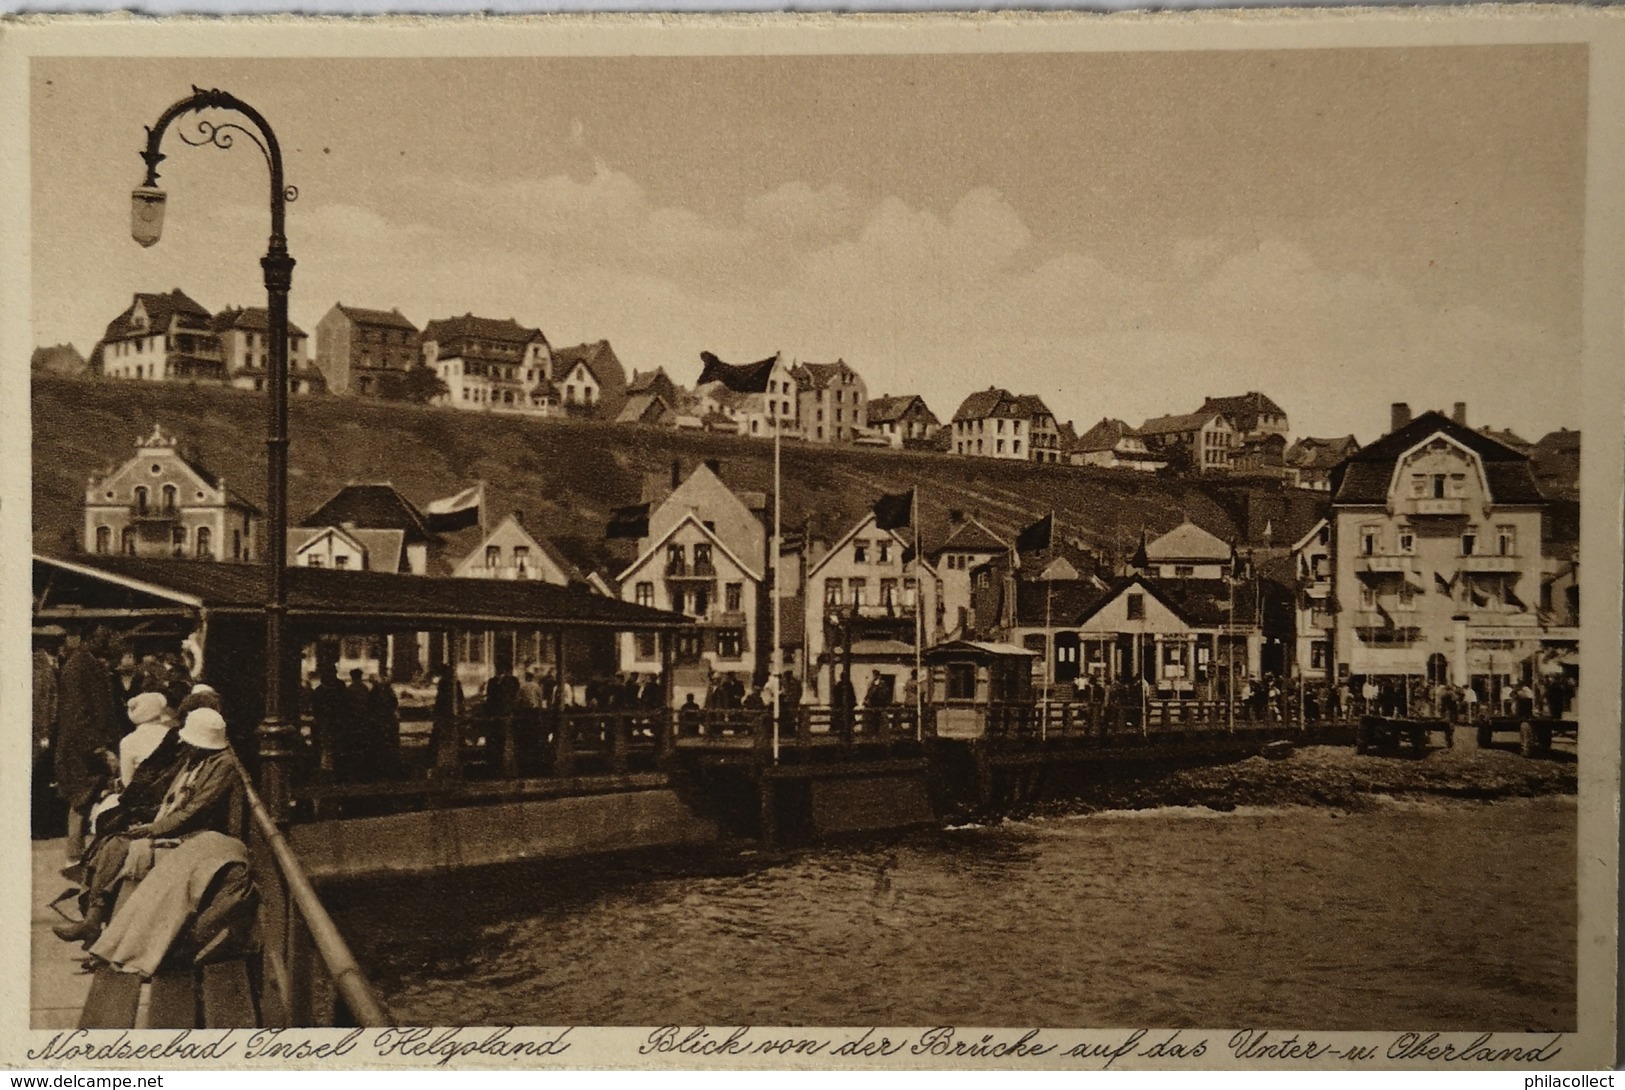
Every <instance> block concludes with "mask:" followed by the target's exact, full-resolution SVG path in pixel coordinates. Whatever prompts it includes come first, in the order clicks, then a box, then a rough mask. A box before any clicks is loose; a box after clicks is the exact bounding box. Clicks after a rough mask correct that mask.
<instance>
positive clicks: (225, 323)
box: [213, 307, 326, 394]
mask: <svg viewBox="0 0 1625 1090" xmlns="http://www.w3.org/2000/svg"><path fill="white" fill-rule="evenodd" d="M213 327H214V331H215V334H216V335H217V336H218V337H219V338H220V351H221V353H222V354H223V355H224V357H225V364H226V378H227V381H228V382H229V383H230V384H231V385H232V386H235V387H236V388H237V389H239V390H263V389H265V378H266V374H267V372H268V371H269V370H270V367H271V344H270V337H269V336H268V334H269V332H270V315H269V314H268V313H267V311H266V309H265V308H264V307H229V308H227V309H226V310H222V311H221V312H220V313H219V314H216V315H215V316H214V321H213ZM324 389H326V380H324V379H323V378H322V373H321V372H320V371H319V370H317V369H316V368H315V367H313V366H312V365H311V362H310V338H309V337H307V336H306V335H305V331H304V330H302V329H300V328H299V327H298V326H296V325H294V324H293V323H292V322H289V323H288V392H289V393H291V394H313V393H318V392H320V391H322V390H324Z"/></svg>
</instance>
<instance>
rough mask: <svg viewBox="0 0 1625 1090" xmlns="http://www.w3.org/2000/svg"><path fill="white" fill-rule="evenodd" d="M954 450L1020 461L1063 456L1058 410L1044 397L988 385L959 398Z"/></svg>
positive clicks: (954, 430)
mask: <svg viewBox="0 0 1625 1090" xmlns="http://www.w3.org/2000/svg"><path fill="white" fill-rule="evenodd" d="M953 453H955V454H963V455H966V456H968V457H973V458H1001V459H1005V460H1009V461H1021V462H1059V461H1061V460H1062V452H1061V449H1060V432H1059V430H1058V429H1057V428H1056V424H1055V414H1054V413H1052V412H1050V410H1049V407H1048V406H1047V405H1045V404H1044V401H1043V399H1042V398H1040V397H1037V396H1034V395H1032V394H1020V395H1017V394H1012V393H1011V392H1010V391H1009V390H1006V389H1003V388H1001V387H998V386H989V387H988V388H987V389H986V390H981V391H978V392H977V393H974V394H971V395H970V396H969V397H967V398H965V400H964V401H962V402H960V404H959V409H958V410H957V411H956V412H955V413H954V418H953Z"/></svg>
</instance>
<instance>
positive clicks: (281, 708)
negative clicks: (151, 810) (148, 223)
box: [136, 85, 299, 821]
mask: <svg viewBox="0 0 1625 1090" xmlns="http://www.w3.org/2000/svg"><path fill="white" fill-rule="evenodd" d="M204 110H227V111H230V112H232V113H236V114H238V115H240V116H242V117H243V118H246V119H247V120H248V122H249V123H250V124H251V125H252V126H253V128H252V129H251V128H248V127H246V126H244V125H241V124H239V123H237V122H235V121H228V122H215V121H211V120H208V119H207V118H198V119H197V126H196V130H195V135H187V134H186V133H180V134H178V135H179V136H180V139H181V140H182V141H183V142H185V143H186V144H188V145H190V146H192V147H203V146H205V145H208V146H212V147H217V148H222V149H228V150H229V149H230V148H231V147H232V146H233V144H234V143H235V135H236V134H238V133H240V134H242V135H244V136H247V137H248V138H249V139H250V140H251V141H253V143H254V145H255V146H256V147H258V148H259V150H260V154H261V155H263V156H264V157H265V165H266V167H267V168H268V169H269V170H270V173H271V238H270V243H269V245H268V247H267V249H266V252H265V256H264V257H262V258H261V259H260V267H261V268H262V269H263V270H264V272H265V290H266V301H267V306H266V338H267V340H269V341H270V344H269V346H268V347H269V357H270V358H269V360H268V370H267V375H266V384H265V385H266V390H267V392H268V393H269V394H270V404H269V406H268V414H267V418H266V436H265V451H266V459H265V461H266V489H265V491H266V523H267V524H268V528H267V532H266V538H267V540H266V541H265V542H264V543H263V546H262V548H261V549H260V550H259V551H260V552H261V553H262V555H263V558H264V561H265V563H266V565H267V568H268V570H267V573H266V603H265V718H264V719H263V720H262V721H261V722H260V724H259V728H258V731H257V735H258V742H259V746H258V750H259V776H260V788H261V791H262V793H263V795H264V796H265V802H266V804H267V806H268V808H269V809H270V812H271V814H272V815H273V816H274V817H275V818H276V819H277V820H279V821H280V820H283V819H285V817H286V814H287V805H288V793H289V786H290V784H289V779H288V777H289V772H290V766H291V763H292V759H293V757H294V755H295V743H296V741H297V733H298V727H297V725H296V724H294V723H290V722H288V721H287V718H286V713H287V711H288V703H289V702H288V699H287V698H288V694H289V685H288V681H289V677H288V672H287V669H286V667H287V656H286V654H285V653H284V636H285V634H286V628H287V612H288V605H287V603H288V590H287V561H288V531H287V527H288V507H287V502H288V292H289V290H290V289H291V288H292V286H293V266H294V260H293V258H292V256H290V255H289V253H288V244H287V238H286V236H285V234H284V212H285V210H286V206H287V203H288V202H289V201H292V200H294V199H296V198H297V197H298V195H299V191H298V190H297V189H295V188H294V187H293V186H290V185H288V184H286V182H285V181H284V180H283V176H282V149H281V146H280V145H279V144H278V143H277V139H276V134H275V133H274V132H272V131H271V126H270V125H268V124H266V122H265V118H264V117H262V116H261V115H260V112H259V111H258V110H256V109H254V107H252V106H250V105H249V104H248V103H246V102H244V101H243V100H242V99H240V98H238V97H236V96H235V95H231V94H228V93H226V92H225V91H221V90H219V89H217V88H211V89H209V90H204V89H203V88H200V87H197V86H195V85H194V86H193V88H192V94H191V95H190V96H189V97H187V98H183V99H181V100H180V101H179V102H177V103H175V104H174V105H172V106H170V107H169V109H167V110H165V111H164V112H163V114H162V115H160V116H159V118H158V122H157V124H155V125H151V126H148V128H147V148H146V150H145V151H143V152H142V153H141V158H142V160H143V161H144V162H145V163H146V164H147V177H146V182H145V185H144V187H143V188H144V189H145V190H147V191H148V192H149V193H152V194H155V195H156V196H157V199H158V200H159V201H160V202H161V201H162V199H163V197H162V194H161V193H159V192H158V188H157V187H158V164H159V163H161V162H163V161H164V158H165V156H164V154H163V152H162V151H161V150H160V145H161V144H162V143H163V139H164V133H165V131H167V130H168V128H169V126H170V124H171V123H172V122H174V121H175V120H176V119H177V118H179V117H182V116H183V115H185V114H189V113H201V112H202V111H204ZM141 195H142V194H141V191H139V190H138V191H137V194H136V196H137V199H140V197H141ZM160 221H161V216H160ZM156 240H157V231H156V230H154V231H153V233H152V234H151V235H150V237H148V238H145V239H140V238H138V241H142V243H143V245H151V244H152V242H155V241H156Z"/></svg>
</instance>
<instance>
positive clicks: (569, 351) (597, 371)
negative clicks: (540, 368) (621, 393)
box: [549, 341, 626, 419]
mask: <svg viewBox="0 0 1625 1090" xmlns="http://www.w3.org/2000/svg"><path fill="white" fill-rule="evenodd" d="M625 374H626V369H625V368H624V367H622V366H621V361H620V359H619V358H618V357H617V356H616V355H615V349H613V348H611V347H610V344H609V342H608V341H594V342H593V343H591V344H578V345H573V346H571V347H569V348H560V349H558V350H557V351H555V352H554V353H553V365H552V369H551V370H550V371H549V375H550V377H551V378H552V380H553V386H554V388H555V389H556V390H557V391H558V394H559V404H560V405H562V406H563V407H564V411H565V412H567V413H571V414H573V415H578V416H601V415H603V410H604V406H605V405H606V404H607V401H606V398H607V396H608V395H610V394H611V393H613V392H615V391H618V390H619V389H621V387H622V385H623V383H624V379H623V376H624V375H625ZM615 411H617V412H618V411H619V409H618V408H617V409H616V410H615ZM612 419H613V418H612Z"/></svg>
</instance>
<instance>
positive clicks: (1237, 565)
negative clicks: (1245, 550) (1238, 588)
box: [1230, 541, 1247, 579]
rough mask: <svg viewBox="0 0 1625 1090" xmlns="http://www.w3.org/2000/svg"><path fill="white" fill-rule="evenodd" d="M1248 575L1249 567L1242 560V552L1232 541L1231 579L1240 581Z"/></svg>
mask: <svg viewBox="0 0 1625 1090" xmlns="http://www.w3.org/2000/svg"><path fill="white" fill-rule="evenodd" d="M1246 574H1247V565H1246V564H1245V563H1244V562H1243V561H1242V559H1241V551H1240V550H1238V549H1237V548H1236V543H1235V542H1234V541H1232V542H1231V543H1230V578H1231V579H1240V578H1241V577H1242V576H1244V575H1246Z"/></svg>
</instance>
